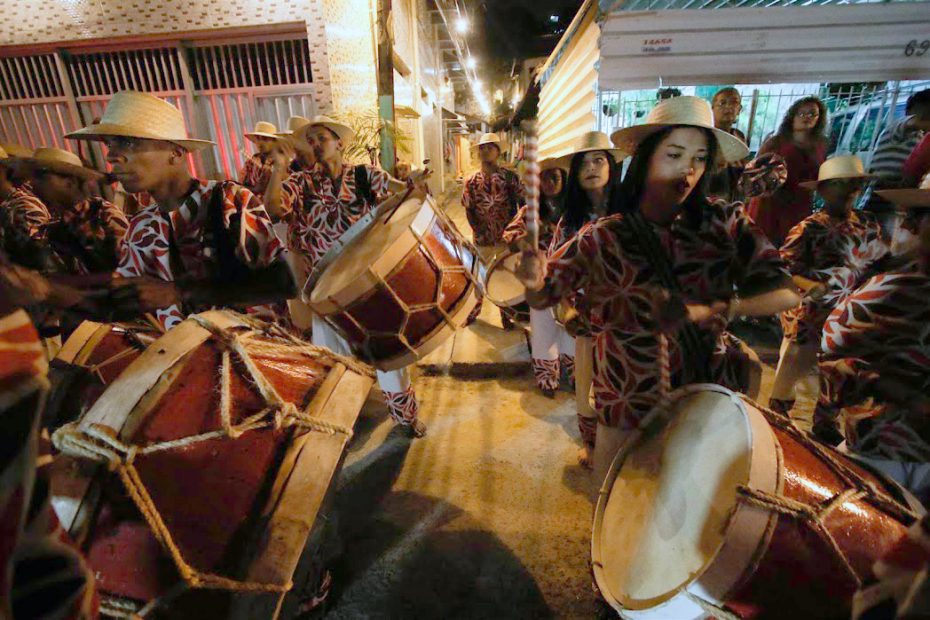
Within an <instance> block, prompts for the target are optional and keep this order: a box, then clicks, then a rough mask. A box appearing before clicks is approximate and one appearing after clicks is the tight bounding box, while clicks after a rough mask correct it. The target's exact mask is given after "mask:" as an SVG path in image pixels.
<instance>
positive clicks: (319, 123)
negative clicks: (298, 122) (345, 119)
mask: <svg viewBox="0 0 930 620" xmlns="http://www.w3.org/2000/svg"><path fill="white" fill-rule="evenodd" d="M314 127H326V128H327V129H329V130H330V131H332V132H333V133H335V134H336V135H337V136H339V139H340V140H342V142H343V144H344V145H345V146H348V144H349V142H351V141H352V138H354V137H355V130H354V129H352V128H351V127H349V126H348V125H346V124H345V123H340V122H339V121H337V120H335V119H333V118H330V117H328V116H314V117H313V119H311V120H310V123H309V124H307V125H304V126H303V127H301V128H300V129H299V130H297V131H295V132H294V137H295V138H301V139H306V137H307V132H308V131H310V130H311V129H312V128H314Z"/></svg>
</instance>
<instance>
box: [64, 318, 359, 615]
mask: <svg viewBox="0 0 930 620" xmlns="http://www.w3.org/2000/svg"><path fill="white" fill-rule="evenodd" d="M202 316H212V317H213V318H216V319H218V320H220V319H223V320H224V321H225V325H226V327H227V328H228V329H229V330H231V331H233V332H238V331H241V332H242V333H243V334H245V333H247V332H248V333H249V335H248V337H247V340H245V343H246V344H245V348H246V350H247V351H248V352H249V356H250V357H251V359H252V361H253V362H254V364H255V366H256V367H257V369H258V371H259V372H260V373H261V374H262V375H264V377H265V378H266V379H267V380H268V382H269V383H270V384H271V385H272V386H273V387H274V389H275V390H276V391H277V393H278V394H279V395H280V396H281V398H282V399H283V400H284V401H286V402H289V403H293V404H294V405H295V406H296V407H297V408H298V409H299V410H301V411H307V412H310V411H314V412H316V413H317V415H320V416H321V418H324V419H325V418H326V417H327V413H328V408H330V407H331V408H332V412H331V413H332V415H331V416H329V417H333V416H335V418H337V419H338V422H337V423H339V424H346V423H347V424H346V425H347V426H348V428H351V427H352V426H353V425H354V421H355V419H356V417H357V415H358V412H359V411H360V409H361V405H362V403H363V402H364V398H365V396H366V395H367V392H368V390H369V388H370V386H371V385H372V382H373V379H372V377H370V376H367V375H365V376H362V375H359V374H357V373H355V372H353V371H351V370H348V369H346V368H345V366H344V365H343V364H341V363H337V362H334V361H333V359H332V358H329V357H323V356H321V357H318V358H313V357H308V356H307V355H305V354H302V353H300V352H298V351H297V350H296V349H295V350H289V349H288V346H287V344H286V341H283V340H281V339H279V338H271V337H267V336H265V335H263V334H259V333H257V332H249V331H248V330H247V329H244V328H242V326H237V324H236V320H235V318H233V319H229V317H235V315H232V314H231V313H218V312H211V313H205V315H202ZM188 323H189V321H188ZM176 329H177V328H176ZM185 329H187V332H188V333H192V332H193V331H196V330H198V329H199V328H197V327H194V328H193V330H192V329H191V327H190V326H189V325H185ZM181 331H184V330H181ZM178 336H182V337H183V334H178V333H176V332H175V331H174V330H173V331H172V332H169V333H168V334H167V335H166V336H165V337H163V338H162V339H160V340H158V341H156V342H155V343H154V344H153V345H151V346H150V349H149V350H148V351H147V352H146V354H144V355H142V356H140V357H139V359H137V360H136V361H135V362H134V363H133V364H132V365H130V366H129V367H128V368H127V369H126V370H125V371H124V372H123V374H122V375H121V376H120V378H118V379H117V380H116V381H115V382H114V383H112V384H111V385H110V387H109V388H108V391H112V390H120V389H121V388H124V389H125V386H126V385H127V382H128V381H130V380H131V379H132V376H133V375H134V374H135V375H138V374H139V373H138V371H140V370H141V369H142V368H143V367H144V366H145V365H146V364H148V363H158V362H159V359H158V357H159V352H161V353H165V352H166V351H167V350H168V349H170V348H171V347H170V346H169V345H170V344H171V342H170V341H171V339H175V340H177V337H178ZM173 344H178V343H177V342H175V343H173ZM184 347H185V345H183V344H182V345H181V348H182V349H183V348H184ZM186 348H187V350H186V351H184V352H183V354H181V355H180V359H179V360H178V361H177V362H176V363H173V364H170V369H166V370H165V376H164V377H163V380H162V381H159V382H158V383H157V384H156V385H155V386H153V387H152V388H151V389H150V390H149V391H148V392H147V393H146V395H145V396H144V397H143V398H141V399H140V401H139V403H128V404H127V406H128V409H129V410H128V411H127V412H126V413H125V415H124V422H123V424H118V423H117V424H114V426H115V427H114V428H113V431H114V432H116V433H117V436H118V437H119V438H120V439H121V440H122V441H123V442H126V443H128V444H132V445H137V446H146V445H151V444H157V443H162V442H167V441H172V440H176V439H183V438H189V437H193V436H196V435H199V434H202V433H207V432H210V431H215V430H218V429H221V428H222V421H221V417H220V411H221V407H222V405H221V389H220V388H219V381H220V379H219V377H220V375H221V373H222V368H223V361H222V360H223V351H224V349H225V347H224V346H222V345H221V344H220V342H219V341H217V339H216V338H212V337H209V336H205V335H204V334H199V336H198V338H195V339H194V340H192V341H191V342H190V346H187V347H186ZM230 362H231V363H230V365H229V369H230V371H231V372H230V373H229V384H228V385H229V403H230V406H229V411H230V421H231V423H232V424H233V425H236V424H238V423H240V422H242V421H243V420H245V419H246V418H248V417H250V416H255V415H256V414H259V413H261V412H262V411H264V410H266V409H267V407H268V403H267V402H266V400H265V398H263V397H262V395H261V394H260V393H259V391H258V390H257V388H256V386H255V384H254V381H253V380H252V378H251V377H250V376H249V374H248V372H247V370H246V369H245V368H244V366H243V363H242V361H241V360H238V359H237V358H236V357H235V356H234V355H230ZM127 392H128V390H127ZM108 396H109V394H105V395H104V397H108ZM102 400H104V399H103V398H101V399H100V401H98V402H97V407H95V408H92V409H91V410H90V412H88V414H87V416H85V418H84V419H83V420H82V421H81V423H82V424H83V423H88V424H94V423H95V422H93V421H92V420H95V419H108V420H113V419H116V418H115V417H114V416H113V414H112V412H110V413H107V414H106V415H105V416H101V415H98V414H99V406H100V405H101V401H102ZM321 435H325V436H321ZM347 439H348V438H347V436H346V435H342V434H340V433H335V434H325V433H318V432H313V431H307V430H305V429H302V428H301V429H298V428H296V427H289V428H287V427H285V428H280V429H274V428H270V427H269V428H261V429H256V430H247V431H245V432H244V433H242V434H241V435H240V436H238V437H230V436H225V435H224V436H221V437H217V438H213V439H208V440H204V441H196V442H193V443H191V444H190V445H185V446H182V447H177V448H170V449H166V450H163V451H157V452H152V453H149V454H138V455H137V456H136V457H135V459H134V461H133V464H134V466H135V469H136V471H137V472H138V474H139V477H140V478H141V480H142V483H143V484H144V487H145V489H146V491H147V492H148V494H149V495H150V496H151V498H152V500H153V502H154V504H155V506H156V508H157V510H158V513H159V514H160V515H161V518H162V519H163V521H164V523H165V525H166V526H167V528H168V530H169V531H170V532H171V535H172V537H173V539H174V542H175V543H176V544H177V546H178V548H179V550H180V552H181V555H182V556H183V557H184V559H185V561H186V562H187V563H188V564H190V565H191V566H193V567H194V568H195V569H196V570H198V571H201V572H204V573H210V574H216V575H220V576H223V577H229V578H232V579H236V580H240V581H242V580H246V581H257V582H263V583H277V584H281V583H286V582H287V581H289V580H290V579H291V578H292V576H293V571H294V569H295V567H296V564H297V559H298V558H299V556H300V553H301V552H302V551H303V545H304V543H305V542H306V538H307V536H308V535H309V531H310V529H311V527H312V526H313V524H314V522H315V520H316V518H317V516H318V512H319V510H320V509H321V506H322V504H323V500H324V498H325V496H326V495H327V492H328V489H329V487H330V482H331V479H332V476H333V474H334V473H335V471H336V470H337V468H338V466H339V464H340V463H341V459H342V456H343V451H344V447H345V444H346V442H347ZM312 452H316V454H311V453H312ZM308 467H309V468H310V469H309V470H308ZM298 470H301V475H300V476H297V477H296V478H295V477H294V472H296V471H298ZM62 475H65V474H62ZM70 475H71V476H79V477H80V476H82V475H84V476H86V474H83V473H81V472H74V471H71V473H70ZM95 475H96V477H95V478H93V480H94V482H93V483H92V484H91V485H90V487H91V488H87V489H86V490H85V493H84V497H82V498H69V499H70V500H71V501H72V502H80V501H86V502H94V503H95V506H94V508H93V510H92V511H89V512H90V514H91V515H92V517H91V518H89V519H87V521H86V522H83V523H82V522H80V521H78V522H76V523H75V524H74V527H73V528H72V533H73V534H75V535H77V536H79V537H80V542H81V544H82V546H83V549H84V552H85V553H86V556H87V558H88V561H89V563H90V565H91V567H92V568H93V569H94V571H95V573H96V574H97V579H98V587H99V589H100V591H101V593H102V595H103V596H104V597H105V598H107V597H109V598H111V599H115V600H123V601H130V602H132V603H136V604H139V605H143V604H145V603H147V602H149V601H152V600H155V599H161V600H163V601H164V603H163V604H164V606H165V609H167V610H168V613H167V616H168V617H191V618H193V617H217V618H219V617H228V616H230V615H234V614H236V613H237V611H236V608H235V603H236V601H238V602H239V604H240V605H241V604H243V603H242V601H243V599H247V598H248V596H252V597H258V598H261V597H264V598H265V599H271V601H270V602H268V605H267V610H270V611H269V615H271V614H273V613H274V611H275V610H276V609H277V608H278V606H279V602H280V598H281V595H280V594H278V593H274V594H271V595H248V596H246V595H237V596H235V597H234V596H231V595H230V593H229V592H224V591H222V590H210V589H193V590H187V591H184V592H183V593H182V594H181V595H180V596H177V598H173V597H174V596H175V595H176V594H177V593H178V592H179V591H182V590H183V588H181V589H180V590H179V588H180V585H179V584H183V580H182V578H181V576H180V574H179V572H178V570H177V569H176V565H175V563H174V561H173V560H172V557H171V555H170V554H169V553H168V552H167V551H166V550H165V548H164V545H163V544H162V543H161V542H160V541H159V540H158V539H157V538H156V536H155V534H154V533H153V531H152V529H151V527H150V526H149V523H148V522H147V521H146V519H145V518H144V517H143V515H142V513H141V512H140V511H139V509H138V508H137V506H136V504H135V503H134V502H133V501H132V500H131V499H130V497H128V496H127V492H126V489H125V488H124V485H123V484H122V483H121V481H120V479H119V478H118V477H116V476H115V475H112V474H111V475H105V472H102V471H99V470H98V471H97V472H96V474H95ZM87 481H88V480H87V479H86V478H85V482H87ZM93 487H96V489H93ZM76 488H77V489H79V488H80V485H75V484H74V483H73V481H70V482H69V481H68V480H58V481H57V484H56V481H55V480H53V494H55V493H62V492H63V493H67V492H72V493H73V492H74V490H75V489H76ZM93 490H96V491H97V493H96V494H95V493H93V492H92V491H93ZM97 498H99V499H97ZM295 501H296V504H295ZM294 510H298V511H299V512H300V513H301V516H300V518H298V519H293V518H292V516H291V515H289V514H286V513H287V512H290V511H294ZM281 528H284V529H283V530H281ZM282 545H283V546H284V550H283V551H282V548H281V546H282ZM266 602H267V601H266ZM252 612H254V613H260V612H259V611H258V609H257V608H256V609H252ZM252 612H250V613H252ZM250 613H243V612H242V611H241V610H239V611H238V614H239V617H249V615H250Z"/></svg>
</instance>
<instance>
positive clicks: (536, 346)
mask: <svg viewBox="0 0 930 620" xmlns="http://www.w3.org/2000/svg"><path fill="white" fill-rule="evenodd" d="M530 349H531V351H530V353H531V354H532V356H533V357H534V358H535V359H538V360H554V359H558V358H559V355H570V356H572V357H574V356H575V339H574V338H572V337H571V336H569V335H568V332H566V331H565V328H563V327H562V326H561V325H559V324H558V323H556V322H555V317H554V316H553V315H552V309H551V308H547V309H545V310H537V309H535V308H530Z"/></svg>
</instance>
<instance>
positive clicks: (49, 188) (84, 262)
mask: <svg viewBox="0 0 930 620" xmlns="http://www.w3.org/2000/svg"><path fill="white" fill-rule="evenodd" d="M14 162H15V163H14V165H15V166H16V168H17V169H18V171H19V174H20V175H21V176H22V177H23V178H25V179H28V181H29V182H30V184H31V187H32V193H30V192H28V191H26V190H23V189H20V190H16V191H15V192H14V194H15V196H16V197H15V198H14V199H13V200H10V201H9V204H8V206H7V207H6V208H5V209H4V214H5V215H4V219H5V223H6V234H5V235H4V238H5V239H6V240H7V242H8V244H7V245H6V250H7V253H8V254H9V255H10V257H11V258H12V259H13V261H14V262H17V263H19V264H22V265H26V266H29V267H32V268H35V269H39V270H40V271H43V272H46V273H50V272H57V273H68V274H72V275H87V274H92V273H109V272H111V271H113V270H114V269H116V264H117V260H118V258H119V245H120V243H121V242H122V240H123V237H124V236H125V234H126V229H127V228H128V226H129V222H128V221H127V220H126V216H125V215H123V212H122V211H120V210H119V209H118V208H117V207H116V206H114V205H113V204H111V203H110V202H108V201H107V200H104V199H103V198H101V197H100V196H88V192H87V191H86V188H87V186H88V184H90V183H95V182H99V181H100V180H101V179H102V178H103V174H102V173H100V172H98V171H96V170H93V169H92V168H88V167H86V166H84V164H83V162H82V161H81V159H80V158H79V157H78V156H77V155H75V154H74V153H71V152H69V151H65V150H62V149H57V148H50V147H42V148H39V149H36V151H35V153H34V154H32V155H31V156H29V157H22V158H16V159H15V160H14ZM14 246H16V247H14Z"/></svg>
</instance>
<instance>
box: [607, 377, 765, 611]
mask: <svg viewBox="0 0 930 620" xmlns="http://www.w3.org/2000/svg"><path fill="white" fill-rule="evenodd" d="M708 391H710V392H717V393H719V394H723V395H726V396H729V397H730V400H731V401H732V402H734V404H735V405H736V406H737V409H738V410H739V411H740V412H741V413H742V414H743V420H744V423H745V424H746V427H747V428H746V430H747V434H748V435H749V436H750V438H751V442H752V443H751V445H752V447H753V448H754V450H753V453H752V454H751V455H750V463H749V465H750V474H749V479H748V480H747V481H746V482H747V484H748V485H749V486H752V487H754V488H755V487H756V486H758V485H757V484H756V483H758V482H759V480H756V478H759V477H760V476H759V472H758V471H757V469H758V468H757V466H756V454H755V448H757V447H758V446H759V445H762V446H767V445H768V444H769V443H771V445H772V449H773V450H778V446H777V441H776V440H775V437H774V434H773V433H772V432H771V429H770V428H769V427H768V426H767V425H765V427H764V430H763V432H762V433H758V432H757V430H759V429H756V426H757V420H756V419H755V417H754V416H753V415H752V412H750V410H749V409H747V407H746V402H745V401H744V400H743V398H742V395H741V394H739V393H737V392H734V391H733V390H730V389H729V388H726V387H724V386H722V385H718V384H715V383H697V384H689V385H685V386H682V387H680V388H678V389H676V390H674V391H673V392H672V393H671V394H670V395H669V401H670V402H671V403H674V402H676V401H679V400H681V399H683V398H685V397H687V396H690V395H692V394H696V393H700V392H708ZM653 411H655V409H653ZM651 413H652V412H650V414H651ZM759 418H760V419H761V414H759ZM763 421H764V420H763ZM764 431H768V433H767V435H765V438H763V437H762V435H764V434H765V433H764ZM766 439H770V442H769V441H765V440H766ZM643 440H644V433H643V431H642V430H639V429H637V430H636V431H634V432H633V433H631V434H630V436H629V437H628V438H627V439H626V441H624V443H623V445H622V446H621V447H620V449H619V450H618V451H617V455H616V457H614V460H613V461H612V462H611V465H610V467H609V469H608V471H607V475H606V476H605V478H604V481H603V483H602V484H601V488H600V490H599V492H598V500H597V505H596V508H595V512H594V523H593V526H592V534H591V559H592V570H593V573H594V580H595V583H596V584H597V586H598V588H599V589H600V591H601V593H602V595H603V596H604V599H605V600H606V601H607V602H608V604H610V606H611V607H613V608H614V609H615V610H617V611H618V612H620V613H621V614H625V615H627V616H630V617H640V618H649V617H651V616H653V615H654V614H655V613H656V612H659V611H660V610H662V609H663V608H665V607H668V606H671V605H676V604H678V603H679V602H680V601H681V596H680V595H681V593H682V591H692V589H693V590H696V591H697V592H692V593H693V594H698V593H699V594H701V595H702V596H704V597H705V598H708V599H714V598H715V593H710V592H707V591H706V590H705V589H704V588H702V587H701V585H702V584H701V581H702V579H703V578H705V577H711V579H710V580H713V581H716V582H718V583H717V585H719V582H720V580H721V575H720V571H719V567H717V565H718V564H719V562H718V560H719V558H720V556H721V554H722V553H723V552H724V550H725V549H726V550H727V551H728V553H729V554H730V555H732V554H733V549H732V548H730V547H731V545H730V544H728V543H732V541H731V539H730V537H728V536H727V534H728V533H729V532H730V531H731V529H732V528H733V527H734V522H735V521H736V520H737V518H739V517H740V516H741V515H742V516H743V517H744V518H745V516H746V515H747V514H748V511H747V510H746V509H744V508H743V505H742V504H741V503H739V502H737V503H736V504H735V506H734V510H733V511H732V512H731V514H730V515H729V517H728V518H727V523H726V527H725V528H724V529H723V533H722V535H721V539H720V542H719V544H718V545H717V546H716V548H715V549H714V552H713V553H712V554H710V555H709V556H708V558H707V560H706V561H705V562H704V564H703V566H702V567H701V570H700V571H697V572H695V573H694V574H692V575H691V577H690V579H688V581H686V582H684V583H683V584H681V585H679V586H678V587H676V588H674V589H669V590H668V591H667V592H666V593H664V594H663V595H662V596H660V597H656V598H657V599H661V600H660V601H659V602H658V603H656V604H655V605H653V606H651V607H644V608H630V607H626V606H624V605H623V603H622V602H621V600H620V598H619V597H618V596H616V595H615V594H614V593H613V592H612V591H611V588H610V586H609V584H608V579H607V576H606V574H605V568H604V564H603V560H604V558H603V557H602V552H601V535H602V533H603V529H604V514H605V511H606V508H607V503H608V501H609V499H610V494H611V491H612V490H613V486H614V483H615V481H616V478H617V475H618V474H619V472H620V469H621V467H622V466H623V463H624V462H625V461H626V459H627V458H628V457H629V455H630V452H631V451H632V449H633V448H635V447H637V446H639V445H641V443H642V442H643ZM775 462H776V463H777V464H778V466H777V467H776V471H775V472H774V473H775V475H776V477H777V478H778V480H776V481H774V482H773V483H772V485H773V487H778V486H779V481H780V476H781V466H780V464H781V459H780V458H777V457H776V459H775ZM754 474H755V475H754ZM761 478H763V479H764V478H765V476H764V475H763V476H761ZM770 482H772V481H769V480H762V485H761V486H763V487H767V486H769V483H770ZM772 490H773V491H774V490H775V488H772ZM741 509H742V510H741ZM774 520H775V515H774V514H771V515H769V516H768V518H767V521H768V525H767V526H766V528H765V530H766V531H765V533H764V534H763V535H762V537H761V538H760V541H759V544H760V545H763V544H764V545H765V546H767V545H768V540H769V539H770V537H771V526H772V524H773V522H774ZM757 547H758V545H757ZM734 572H735V574H733V575H732V576H733V578H734V579H731V580H730V581H734V580H738V579H739V578H740V577H741V576H742V574H743V572H744V570H740V571H734ZM732 585H735V584H732ZM695 607H696V605H695ZM697 609H699V608H697Z"/></svg>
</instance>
